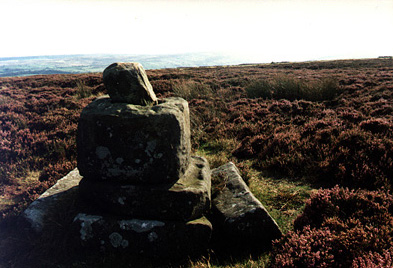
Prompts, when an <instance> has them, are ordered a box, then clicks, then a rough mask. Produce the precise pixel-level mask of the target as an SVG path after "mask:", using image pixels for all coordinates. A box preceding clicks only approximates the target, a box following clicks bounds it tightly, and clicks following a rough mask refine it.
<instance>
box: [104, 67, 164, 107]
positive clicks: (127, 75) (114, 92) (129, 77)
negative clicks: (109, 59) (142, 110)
mask: <svg viewBox="0 0 393 268" xmlns="http://www.w3.org/2000/svg"><path fill="white" fill-rule="evenodd" d="M103 79H104V84H105V87H106V89H107V90H108V94H109V96H110V97H111V99H112V101H113V102H124V103H130V104H137V105H147V104H151V103H154V104H155V103H157V97H156V94H155V93H154V91H153V87H152V86H151V84H150V82H149V79H148V78H147V75H146V72H145V70H144V69H143V67H142V65H141V64H140V63H137V62H129V63H123V62H119V63H113V64H111V65H109V66H108V67H107V68H106V69H105V70H104V73H103Z"/></svg>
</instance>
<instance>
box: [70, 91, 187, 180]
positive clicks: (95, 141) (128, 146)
mask: <svg viewBox="0 0 393 268" xmlns="http://www.w3.org/2000/svg"><path fill="white" fill-rule="evenodd" d="M77 148H78V149H77V150H78V169H79V171H80V174H81V175H82V176H83V177H84V178H85V179H87V180H110V181H121V182H127V183H136V184H138V183H165V182H171V181H176V180H178V179H179V178H180V177H181V176H182V175H183V174H184V173H185V171H186V170H187V168H188V165H189V162H190V150H191V145H190V119H189V109H188V103H187V102H186V101H185V100H184V99H182V98H166V99H163V100H161V101H160V102H159V104H157V105H154V106H140V105H133V104H127V103H113V102H112V101H111V99H110V98H109V97H108V96H103V97H101V98H98V99H96V100H95V101H93V102H92V103H90V104H89V105H88V106H87V107H85V109H83V111H82V113H81V116H80V120H79V126H78V135H77Z"/></svg>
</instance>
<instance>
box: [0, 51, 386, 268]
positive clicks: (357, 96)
mask: <svg viewBox="0 0 393 268" xmlns="http://www.w3.org/2000/svg"><path fill="white" fill-rule="evenodd" d="M147 74H148V76H149V79H150V81H151V84H152V86H153V88H154V90H155V92H156V94H157V97H159V98H160V97H168V96H174V95H175V96H181V97H183V98H185V99H186V100H187V101H188V102H189V106H190V116H191V124H192V127H191V129H192V147H193V150H194V151H195V153H196V154H199V155H203V156H205V157H206V158H207V159H208V160H209V162H210V165H211V167H212V168H214V167H218V166H219V165H222V164H224V163H226V162H228V161H233V162H234V163H235V164H236V165H237V166H238V167H239V169H240V171H241V172H242V175H243V177H244V179H245V180H246V181H247V183H248V184H249V186H250V188H251V190H252V191H253V192H254V194H255V196H256V197H257V198H258V199H260V200H261V201H262V203H263V204H264V205H265V206H266V208H267V210H268V211H269V213H271V215H272V216H273V217H274V218H275V219H276V221H277V222H278V224H279V225H280V227H281V228H282V229H283V230H284V232H286V233H288V234H287V235H286V236H285V237H284V238H283V240H282V241H281V242H280V243H277V244H276V245H275V249H274V251H273V253H272V255H271V261H272V265H276V266H278V267H279V266H280V265H284V264H285V265H288V266H289V267H293V266H291V265H292V264H291V263H295V264H296V263H297V264H298V265H297V266H298V267H299V266H301V267H311V266H314V267H318V266H320V267H323V265H326V267H339V266H340V265H341V266H342V267H348V266H350V265H352V266H353V267H385V266H387V267H388V266H389V265H390V263H391V262H392V261H391V252H392V244H391V240H390V238H389V236H391V234H392V233H391V227H390V226H392V222H391V219H392V218H391V214H392V208H391V200H392V197H391V194H390V192H389V190H391V189H392V174H393V160H392V158H393V138H392V130H393V83H392V82H393V62H392V61H391V60H385V59H378V60H377V59H374V60H373V59H370V60H346V61H327V62H309V63H280V64H261V65H241V66H217V67H200V68H177V69H162V70H150V71H147ZM266 85H267V86H266ZM283 85H284V86H283ZM279 86H282V87H281V88H280V87H279ZM285 88H289V90H287V89H285ZM252 90H254V91H257V93H258V94H259V95H258V94H254V95H253V94H252V93H251V91H252ZM104 92H105V89H104V87H103V83H102V74H81V75H75V74H74V75H47V76H32V77H25V78H0V135H1V137H0V189H1V190H0V212H1V214H0V227H1V226H12V224H13V216H14V215H17V214H18V213H19V212H20V211H22V210H23V209H24V208H26V206H27V205H28V204H29V203H30V202H31V201H33V200H34V199H36V198H37V197H38V196H39V194H41V193H42V192H43V191H44V190H45V189H47V188H48V187H50V186H51V185H53V184H54V183H55V182H56V181H57V180H58V179H59V178H61V177H62V176H64V175H65V174H67V173H68V172H69V171H71V170H72V169H73V168H75V166H76V147H75V134H76V131H77V130H76V128H77V124H78V118H79V114H80V112H81V110H82V109H83V107H84V106H85V105H87V104H88V103H89V102H90V101H91V100H92V99H94V98H95V97H96V96H97V95H100V94H103V93H104ZM261 92H262V93H261ZM323 92H325V93H323ZM261 94H262V95H261ZM263 94H265V95H263ZM335 185H339V186H340V187H335ZM319 187H323V189H322V190H320V191H318V192H317V193H314V194H313V195H312V198H311V199H310V200H309V201H307V204H306V206H305V207H304V203H305V201H306V199H307V198H308V197H309V194H310V192H312V188H319ZM332 187H333V188H332ZM345 187H347V188H348V189H346V188H345ZM357 189H361V190H357ZM303 210H304V212H303ZM296 218H297V220H296V221H295V223H294V220H295V219H296ZM56 222H57V221H56ZM8 223H9V224H8ZM55 225H56V224H55ZM294 226H295V227H296V230H295V231H293V228H294ZM7 228H8V227H7ZM62 228H65V227H64V226H63V227H62ZM385 236H386V238H385ZM1 239H2V237H1V234H0V241H1ZM59 239H60V238H59ZM59 239H58V240H59ZM3 247H4V246H2V244H1V243H0V251H1V248H3ZM291 248H296V249H299V252H301V253H302V255H301V256H300V255H296V254H297V253H296V252H295V251H294V250H292V249H291ZM336 248H337V249H336ZM340 250H341V251H340ZM210 254H211V258H210V255H209V256H208V257H204V258H203V259H201V260H196V261H195V260H193V261H191V263H192V265H191V266H197V267H210V264H212V265H223V264H225V265H227V266H225V267H241V266H248V267H261V266H264V265H267V263H268V262H269V257H268V255H258V256H257V257H253V258H249V257H246V258H245V260H244V259H236V258H232V256H230V257H229V258H227V259H225V260H224V261H223V260H222V259H220V258H218V260H217V258H216V257H215V256H216V255H215V254H218V253H217V252H216V253H214V252H210ZM299 254H300V253H299ZM27 255H29V254H27ZM30 255H31V254H30ZM30 255H29V256H30ZM49 255H50V254H49ZM46 257H48V256H46ZM1 258H2V255H0V259H1ZM232 263H235V264H233V265H234V266H232ZM295 266H296V265H295ZM219 267H221V266H219Z"/></svg>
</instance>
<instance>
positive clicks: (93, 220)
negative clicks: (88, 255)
mask: <svg viewBox="0 0 393 268" xmlns="http://www.w3.org/2000/svg"><path fill="white" fill-rule="evenodd" d="M73 226H74V228H75V232H76V233H77V235H78V237H79V242H80V245H81V246H82V247H83V248H87V249H88V250H97V251H101V252H105V253H112V252H113V253H122V254H132V255H141V256H144V257H152V258H161V259H178V258H181V257H186V256H190V255H194V254H198V253H200V252H201V251H203V250H205V249H206V248H207V245H208V243H209V240H210V236H211V232H212V225H211V224H210V222H209V221H208V220H207V219H206V218H204V217H203V218H200V219H196V220H193V221H189V222H181V221H157V220H141V219H124V218H123V219H121V218H117V217H113V216H99V215H89V214H83V213H80V214H78V215H77V216H76V217H75V219H74V223H73Z"/></svg>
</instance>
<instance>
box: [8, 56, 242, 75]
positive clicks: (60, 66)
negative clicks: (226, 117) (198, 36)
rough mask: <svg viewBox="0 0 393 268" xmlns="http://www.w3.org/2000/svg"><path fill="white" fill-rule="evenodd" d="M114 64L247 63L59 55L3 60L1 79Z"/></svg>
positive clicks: (190, 58)
mask: <svg viewBox="0 0 393 268" xmlns="http://www.w3.org/2000/svg"><path fill="white" fill-rule="evenodd" d="M113 62H140V63H141V64H142V65H143V66H144V68H145V69H163V68H176V67H198V66H216V65H234V64H241V63H246V62H244V59H243V60H242V59H240V58H236V57H235V56H233V55H225V54H223V53H187V54H168V55H127V54H92V55H56V56H33V57H17V58H10V57H8V58H0V77H7V76H29V75H40V74H62V73H68V74H76V73H91V72H102V71H103V70H104V69H105V68H106V67H107V66H108V65H109V64H111V63H113Z"/></svg>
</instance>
